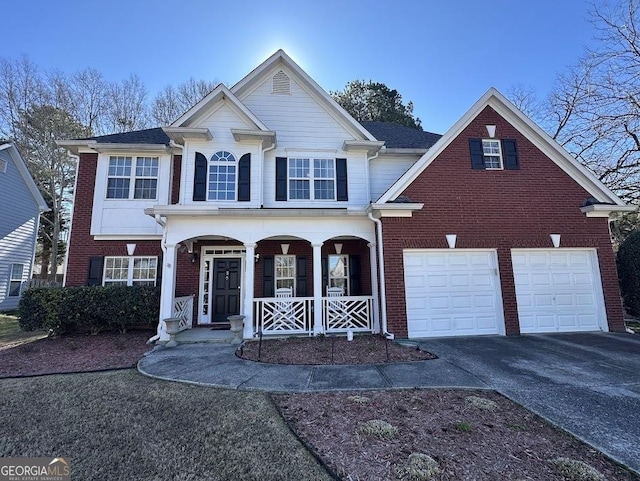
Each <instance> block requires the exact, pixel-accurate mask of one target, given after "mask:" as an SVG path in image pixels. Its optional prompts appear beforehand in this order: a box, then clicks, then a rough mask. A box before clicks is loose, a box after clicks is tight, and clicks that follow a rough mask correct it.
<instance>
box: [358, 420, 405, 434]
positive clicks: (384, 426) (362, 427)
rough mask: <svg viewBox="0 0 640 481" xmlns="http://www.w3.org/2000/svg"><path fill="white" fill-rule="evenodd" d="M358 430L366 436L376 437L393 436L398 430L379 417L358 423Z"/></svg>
mask: <svg viewBox="0 0 640 481" xmlns="http://www.w3.org/2000/svg"><path fill="white" fill-rule="evenodd" d="M358 432H359V433H360V434H364V435H366V436H369V437H372V438H378V439H390V438H393V437H394V436H395V435H396V433H397V432H398V428H396V427H395V426H393V425H392V424H389V423H388V422H387V421H383V420H381V419H372V420H371V421H366V422H362V423H358Z"/></svg>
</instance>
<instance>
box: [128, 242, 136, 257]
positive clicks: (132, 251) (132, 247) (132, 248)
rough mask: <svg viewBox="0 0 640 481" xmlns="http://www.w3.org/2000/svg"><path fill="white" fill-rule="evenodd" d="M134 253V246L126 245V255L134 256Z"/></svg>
mask: <svg viewBox="0 0 640 481" xmlns="http://www.w3.org/2000/svg"><path fill="white" fill-rule="evenodd" d="M135 252H136V245H135V244H127V254H128V255H130V256H132V255H133V254H135Z"/></svg>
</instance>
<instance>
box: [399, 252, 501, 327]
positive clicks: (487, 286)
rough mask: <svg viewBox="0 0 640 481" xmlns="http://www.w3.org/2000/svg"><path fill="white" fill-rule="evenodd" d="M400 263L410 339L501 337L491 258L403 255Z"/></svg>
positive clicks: (460, 254)
mask: <svg viewBox="0 0 640 481" xmlns="http://www.w3.org/2000/svg"><path fill="white" fill-rule="evenodd" d="M416 258H419V259H421V260H416ZM404 259H405V263H404V266H405V282H406V297H407V327H408V331H409V337H432V336H455V335H472V334H498V333H500V331H501V329H502V326H503V325H504V322H503V320H502V303H501V302H500V298H501V297H500V291H499V289H500V286H499V282H498V277H497V271H496V264H497V262H496V260H495V252H491V251H486V252H485V251H465V250H456V251H451V252H450V251H426V250H423V251H411V250H406V251H405V253H404ZM415 277H421V278H422V279H423V282H421V283H420V282H417V281H415V279H414V278H415ZM418 299H422V300H423V301H418Z"/></svg>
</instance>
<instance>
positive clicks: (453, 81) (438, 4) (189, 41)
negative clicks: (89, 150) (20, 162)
mask: <svg viewBox="0 0 640 481" xmlns="http://www.w3.org/2000/svg"><path fill="white" fill-rule="evenodd" d="M590 3H591V2H590V0H535V1H530V0H437V1H436V0H393V1H385V2H382V1H380V0H372V1H364V0H362V1H355V0H322V1H318V0H315V1H313V0H312V1H309V0H295V1H294V0H289V1H279V0H271V1H264V0H260V1H256V0H231V1H225V2H221V1H218V0H209V1H207V0H181V1H175V0H173V1H167V0H126V1H123V0H106V1H97V0H24V1H20V2H18V1H14V2H12V5H11V7H9V8H5V9H4V11H3V14H4V19H5V21H4V22H3V39H4V40H3V41H2V42H1V43H0V57H5V58H12V59H15V58H20V57H21V56H23V55H26V56H27V57H29V58H30V59H31V60H32V61H33V62H34V63H36V65H38V66H39V67H40V68H41V69H43V70H44V71H47V70H52V69H56V70H61V71H63V72H68V73H71V72H74V71H77V70H80V69H83V68H85V67H93V68H95V69H97V70H99V71H100V72H102V73H103V75H104V76H105V78H107V79H108V80H112V81H118V80H122V79H124V78H126V77H128V76H129V75H130V74H136V75H138V76H139V77H140V78H141V80H142V81H143V83H144V84H145V86H146V87H147V89H148V90H149V93H150V95H153V94H154V93H156V92H157V91H159V90H160V89H162V88H163V87H164V86H166V85H168V84H174V85H175V84H178V83H180V82H183V81H185V80H187V79H188V78H189V77H194V78H196V79H200V78H202V79H207V80H215V81H219V82H224V83H226V84H228V85H233V84H235V83H236V82H237V81H239V80H240V79H241V78H242V77H244V76H245V75H246V74H248V73H249V72H250V71H251V70H252V69H253V68H255V67H256V66H258V65H259V64H260V63H261V62H262V61H263V60H265V59H266V58H268V57H269V56H270V55H271V54H273V53H274V52H275V51H276V50H278V49H279V48H282V49H283V50H284V51H285V52H286V53H287V54H288V55H289V56H290V57H292V58H293V60H294V61H296V62H297V63H298V64H299V65H300V66H301V67H302V68H303V69H304V70H305V71H306V72H307V73H308V74H309V75H310V76H311V77H312V78H313V79H314V80H315V81H316V82H317V83H318V84H319V85H320V86H321V87H322V88H324V89H325V90H327V91H334V90H340V89H343V88H344V87H345V85H346V84H347V82H349V81H351V80H355V79H363V80H373V81H375V82H382V83H385V84H386V85H387V86H388V87H390V88H392V89H396V90H398V92H399V93H400V94H401V95H402V98H403V101H404V102H405V103H406V102H408V101H412V102H413V104H414V115H416V116H417V117H419V118H420V119H421V120H422V126H423V129H424V130H428V131H432V132H436V133H444V132H445V131H446V130H447V129H448V128H449V127H451V126H452V125H453V124H454V123H455V122H456V120H458V119H459V118H460V117H461V116H462V115H463V114H464V113H465V112H466V111H467V110H468V109H469V108H470V107H471V105H472V104H473V103H474V102H475V101H476V100H477V99H478V98H479V97H480V96H481V95H482V94H483V93H484V92H486V91H487V89H489V88H490V87H496V88H497V89H498V90H500V91H501V92H503V93H505V94H506V93H508V91H509V89H510V88H512V87H514V86H516V85H521V86H524V87H526V88H529V89H532V90H533V91H534V92H535V93H536V94H537V95H538V96H540V97H544V96H545V95H546V94H548V92H549V91H550V90H551V89H552V88H553V85H554V82H555V80H556V78H557V76H558V74H560V73H562V72H565V71H566V70H567V69H568V68H569V67H570V66H571V65H574V64H576V63H577V61H578V59H579V57H580V56H581V55H582V54H583V52H584V49H585V47H587V46H589V45H593V43H594V40H593V38H594V36H595V31H594V27H593V26H592V25H591V24H590V23H589V10H590Z"/></svg>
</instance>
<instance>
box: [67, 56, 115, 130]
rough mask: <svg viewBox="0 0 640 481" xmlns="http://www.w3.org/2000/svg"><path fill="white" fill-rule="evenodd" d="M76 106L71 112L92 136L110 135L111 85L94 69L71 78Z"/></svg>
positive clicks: (85, 70)
mask: <svg viewBox="0 0 640 481" xmlns="http://www.w3.org/2000/svg"><path fill="white" fill-rule="evenodd" d="M69 84H70V85H69V87H70V89H71V92H72V96H73V100H74V104H73V109H72V110H70V112H71V113H72V114H73V116H74V117H75V118H76V120H77V121H78V122H80V123H81V124H82V125H84V126H86V127H87V128H88V129H89V132H90V135H101V134H105V133H109V132H108V130H107V127H106V123H107V122H106V113H107V107H108V92H109V84H108V82H107V81H106V80H105V79H104V77H103V76H102V74H101V73H100V72H98V71H97V70H95V69H93V68H86V69H84V70H80V71H78V72H76V73H74V74H73V75H72V76H71V77H70V78H69Z"/></svg>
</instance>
